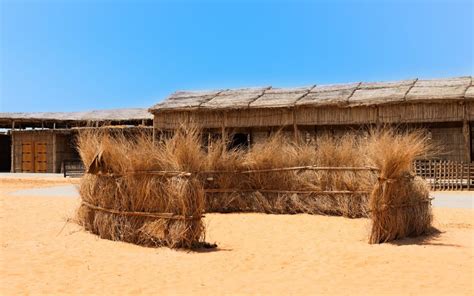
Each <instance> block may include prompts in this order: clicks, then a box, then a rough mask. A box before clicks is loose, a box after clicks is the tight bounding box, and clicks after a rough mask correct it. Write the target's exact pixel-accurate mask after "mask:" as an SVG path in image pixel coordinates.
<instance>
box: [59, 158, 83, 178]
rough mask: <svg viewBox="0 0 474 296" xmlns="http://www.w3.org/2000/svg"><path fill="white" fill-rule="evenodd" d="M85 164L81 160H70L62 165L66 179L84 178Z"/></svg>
mask: <svg viewBox="0 0 474 296" xmlns="http://www.w3.org/2000/svg"><path fill="white" fill-rule="evenodd" d="M84 170H85V169H84V164H83V163H82V161H81V160H76V159H70V160H64V161H63V163H62V171H63V174H64V177H82V175H84Z"/></svg>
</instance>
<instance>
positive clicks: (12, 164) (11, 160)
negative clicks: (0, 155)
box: [10, 121, 15, 173]
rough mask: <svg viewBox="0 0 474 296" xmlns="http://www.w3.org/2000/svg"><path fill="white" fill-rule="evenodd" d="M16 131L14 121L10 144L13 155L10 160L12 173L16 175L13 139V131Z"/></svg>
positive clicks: (13, 122)
mask: <svg viewBox="0 0 474 296" xmlns="http://www.w3.org/2000/svg"><path fill="white" fill-rule="evenodd" d="M14 130H15V121H12V130H11V131H10V135H11V139H10V141H11V143H10V150H11V151H10V153H11V159H10V166H11V167H10V172H12V173H14V172H15V139H14V137H13V131H14Z"/></svg>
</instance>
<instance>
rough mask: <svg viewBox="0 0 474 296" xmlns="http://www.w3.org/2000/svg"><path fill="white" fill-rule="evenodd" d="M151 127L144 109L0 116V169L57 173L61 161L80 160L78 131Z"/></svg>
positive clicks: (59, 170)
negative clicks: (102, 127) (76, 141)
mask: <svg viewBox="0 0 474 296" xmlns="http://www.w3.org/2000/svg"><path fill="white" fill-rule="evenodd" d="M151 125H152V116H151V114H150V113H148V112H147V110H146V109H118V110H99V111H91V112H67V113H66V112H54V113H0V128H3V129H6V130H7V132H6V133H4V134H1V135H0V150H1V152H2V157H1V158H0V168H1V170H2V171H10V172H36V173H60V172H62V168H63V165H64V163H65V162H67V161H70V162H74V161H79V159H80V158H79V155H78V152H77V150H76V145H75V137H76V135H77V132H78V131H79V130H80V129H83V128H95V127H99V126H121V127H137V126H141V127H146V126H151ZM6 155H8V157H7V156H6Z"/></svg>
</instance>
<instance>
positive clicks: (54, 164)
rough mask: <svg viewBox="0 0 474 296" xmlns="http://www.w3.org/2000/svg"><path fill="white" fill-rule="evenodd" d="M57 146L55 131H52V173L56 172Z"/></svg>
mask: <svg viewBox="0 0 474 296" xmlns="http://www.w3.org/2000/svg"><path fill="white" fill-rule="evenodd" d="M56 153H57V147H56V133H55V132H53V173H58V170H57V167H56V162H57V156H56Z"/></svg>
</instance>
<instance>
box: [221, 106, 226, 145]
mask: <svg viewBox="0 0 474 296" xmlns="http://www.w3.org/2000/svg"><path fill="white" fill-rule="evenodd" d="M222 117H223V118H222V125H221V133H222V140H223V141H224V143H225V142H227V134H226V130H225V128H226V125H227V112H226V111H224V113H223V114H222ZM223 147H224V148H223V149H226V145H223ZM223 152H225V151H223Z"/></svg>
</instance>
